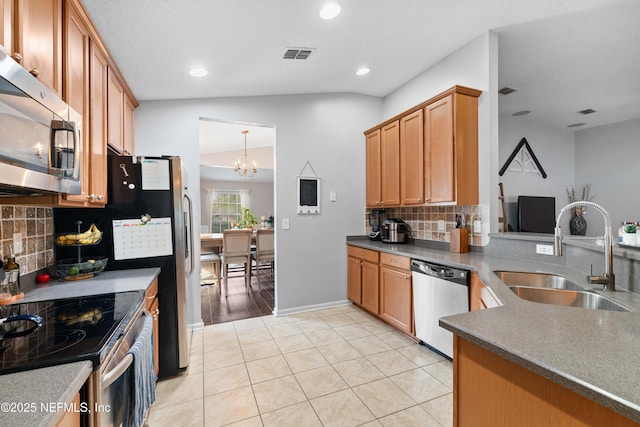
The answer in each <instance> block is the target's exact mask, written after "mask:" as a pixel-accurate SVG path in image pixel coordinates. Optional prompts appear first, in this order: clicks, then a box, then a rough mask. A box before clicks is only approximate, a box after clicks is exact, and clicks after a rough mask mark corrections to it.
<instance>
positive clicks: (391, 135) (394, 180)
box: [380, 120, 400, 207]
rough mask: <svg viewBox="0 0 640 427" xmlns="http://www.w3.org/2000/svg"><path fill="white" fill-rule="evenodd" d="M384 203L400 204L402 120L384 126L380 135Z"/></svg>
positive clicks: (385, 205) (385, 204)
mask: <svg viewBox="0 0 640 427" xmlns="http://www.w3.org/2000/svg"><path fill="white" fill-rule="evenodd" d="M380 147H381V150H380V156H381V162H380V170H381V178H382V181H381V183H380V185H381V189H382V192H381V193H382V205H383V207H387V206H398V205H399V204H400V122H399V121H398V120H396V121H395V122H393V123H389V124H388V125H386V126H385V127H383V128H382V133H381V136H380Z"/></svg>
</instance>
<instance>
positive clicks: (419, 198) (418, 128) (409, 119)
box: [400, 110, 424, 205]
mask: <svg viewBox="0 0 640 427" xmlns="http://www.w3.org/2000/svg"><path fill="white" fill-rule="evenodd" d="M423 129H424V124H423V114H422V110H418V111H416V112H415V113H412V114H409V115H408V116H405V117H403V118H401V119H400V172H401V175H400V194H401V199H402V200H401V203H402V204H403V205H419V204H422V203H424V138H423Z"/></svg>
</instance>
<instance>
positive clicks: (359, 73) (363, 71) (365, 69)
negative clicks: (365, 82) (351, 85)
mask: <svg viewBox="0 0 640 427" xmlns="http://www.w3.org/2000/svg"><path fill="white" fill-rule="evenodd" d="M369 71H371V70H370V69H369V68H368V67H362V68H358V71H356V76H364V75H365V74H369Z"/></svg>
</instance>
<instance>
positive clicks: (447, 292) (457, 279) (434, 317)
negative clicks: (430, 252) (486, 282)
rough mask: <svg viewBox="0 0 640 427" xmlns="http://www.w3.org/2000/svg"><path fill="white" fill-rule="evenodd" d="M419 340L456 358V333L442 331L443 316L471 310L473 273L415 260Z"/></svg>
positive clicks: (413, 275) (414, 283)
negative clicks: (470, 294) (470, 289)
mask: <svg viewBox="0 0 640 427" xmlns="http://www.w3.org/2000/svg"><path fill="white" fill-rule="evenodd" d="M411 271H412V276H411V277H412V282H413V312H414V316H415V319H414V320H415V328H416V337H417V338H419V339H420V340H422V341H423V342H424V343H425V344H426V345H427V346H429V347H431V348H433V349H435V350H437V351H438V352H440V353H442V354H444V355H446V356H448V357H449V358H452V357H453V334H452V333H451V332H449V331H447V330H446V329H444V328H441V327H440V325H439V324H438V321H439V319H440V318H441V317H444V316H451V315H454V314H460V313H466V312H468V311H469V272H468V271H467V270H461V269H457V268H452V267H446V266H443V265H437V264H432V263H428V262H424V261H419V260H415V259H414V260H411Z"/></svg>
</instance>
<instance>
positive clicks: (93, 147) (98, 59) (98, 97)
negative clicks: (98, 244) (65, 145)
mask: <svg viewBox="0 0 640 427" xmlns="http://www.w3.org/2000/svg"><path fill="white" fill-rule="evenodd" d="M89 52H90V76H91V84H90V92H91V113H90V123H91V126H90V130H89V138H90V144H89V145H90V153H91V154H90V155H91V178H90V186H91V191H90V194H89V203H90V204H92V205H94V206H99V205H105V204H106V203H107V202H108V200H107V85H108V83H107V82H108V64H107V58H106V55H105V54H104V52H102V50H101V49H100V48H99V46H98V45H97V44H96V43H91V45H90V51H89Z"/></svg>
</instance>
